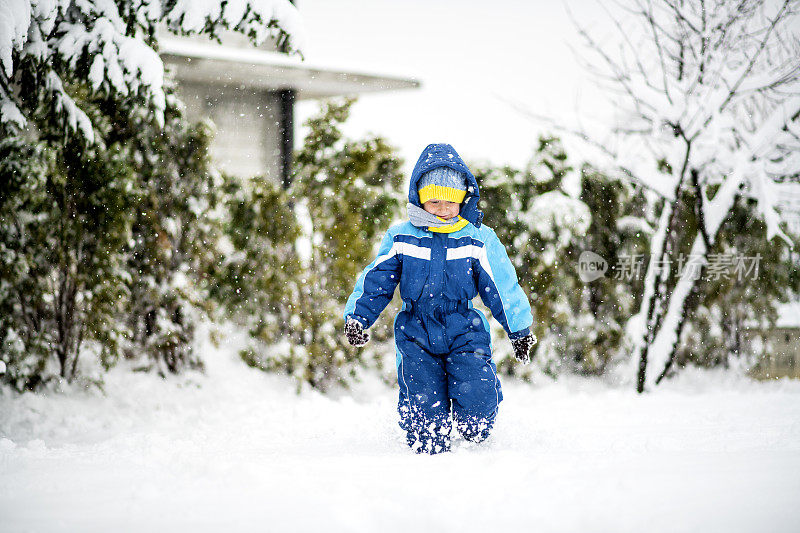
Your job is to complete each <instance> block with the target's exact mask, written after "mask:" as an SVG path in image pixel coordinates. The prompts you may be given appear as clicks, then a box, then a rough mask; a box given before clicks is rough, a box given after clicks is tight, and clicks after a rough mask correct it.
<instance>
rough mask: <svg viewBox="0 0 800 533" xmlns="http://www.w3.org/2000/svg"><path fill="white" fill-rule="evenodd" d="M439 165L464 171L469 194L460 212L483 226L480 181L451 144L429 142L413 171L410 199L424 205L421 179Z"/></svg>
mask: <svg viewBox="0 0 800 533" xmlns="http://www.w3.org/2000/svg"><path fill="white" fill-rule="evenodd" d="M438 167H450V168H452V169H453V170H457V171H459V172H462V173H464V175H465V176H466V179H467V196H466V197H465V198H464V202H463V203H462V204H461V210H460V212H459V213H458V214H459V215H461V217H462V218H465V219H467V220H468V221H470V222H471V223H472V224H473V225H474V226H475V227H476V228H479V227H480V226H481V221H482V220H483V212H482V211H480V210H478V201H479V200H480V198H481V195H480V191H479V190H478V182H477V180H476V179H475V176H473V175H472V172H470V170H469V168H468V167H467V165H466V164H465V163H464V160H463V159H461V156H459V155H458V152H456V149H455V148H453V147H452V146H451V145H449V144H441V143H440V144H429V145H428V146H426V147H425V149H424V150H423V151H422V153H421V154H420V156H419V159H417V164H416V165H414V170H413V171H412V172H411V181H410V183H409V187H408V201H409V202H411V203H412V204H414V205H417V206H419V207H422V204H421V203H420V201H419V179H420V178H421V177H422V175H423V174H425V173H426V172H428V171H429V170H432V169H434V168H438Z"/></svg>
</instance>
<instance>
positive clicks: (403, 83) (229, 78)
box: [159, 38, 420, 98]
mask: <svg viewBox="0 0 800 533" xmlns="http://www.w3.org/2000/svg"><path fill="white" fill-rule="evenodd" d="M159 49H160V53H161V55H162V57H164V58H165V60H166V61H167V62H169V63H171V64H173V65H174V66H175V67H176V75H177V76H178V78H179V79H182V80H189V81H199V82H207V83H240V84H243V85H246V86H252V87H258V88H267V89H286V88H293V89H297V90H298V98H323V97H326V96H338V95H344V94H358V93H365V92H375V91H387V90H395V89H411V88H417V87H419V86H420V82H419V81H418V80H416V79H414V78H411V77H402V76H396V75H387V74H377V73H369V72H358V71H354V70H347V71H345V70H343V69H339V68H336V67H334V66H331V65H320V64H311V63H308V62H307V61H302V60H300V59H299V58H298V57H296V56H288V55H285V54H282V53H279V52H270V51H265V50H259V49H256V48H240V47H231V46H224V45H217V44H213V43H199V42H196V41H192V40H188V39H181V38H163V39H161V41H160V42H159Z"/></svg>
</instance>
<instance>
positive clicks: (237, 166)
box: [178, 80, 281, 182]
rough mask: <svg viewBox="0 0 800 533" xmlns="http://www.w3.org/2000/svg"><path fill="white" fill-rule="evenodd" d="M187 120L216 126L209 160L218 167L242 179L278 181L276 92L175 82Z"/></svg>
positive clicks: (278, 105) (279, 158)
mask: <svg viewBox="0 0 800 533" xmlns="http://www.w3.org/2000/svg"><path fill="white" fill-rule="evenodd" d="M178 94H179V96H180V97H181V99H182V100H183V102H184V104H186V112H187V115H188V118H189V119H190V120H199V119H201V118H209V119H211V121H212V122H214V124H215V126H216V135H215V137H214V140H213V142H212V144H211V157H212V158H213V160H214V161H215V162H216V164H217V167H218V168H219V169H220V170H222V171H224V172H227V173H229V174H233V175H235V176H241V177H251V176H256V175H260V176H266V177H267V178H269V179H274V180H275V181H276V182H280V180H281V145H280V99H279V96H278V94H277V93H275V92H271V91H263V90H253V89H247V88H242V87H236V86H232V85H222V84H219V85H217V84H202V83H197V82H187V81H180V80H179V82H178Z"/></svg>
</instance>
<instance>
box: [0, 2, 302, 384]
mask: <svg viewBox="0 0 800 533" xmlns="http://www.w3.org/2000/svg"><path fill="white" fill-rule="evenodd" d="M159 25H161V26H164V27H166V28H167V29H168V30H170V31H173V32H175V33H179V34H184V33H186V34H191V33H201V34H206V35H208V36H209V37H211V38H213V37H215V36H218V35H219V33H220V32H221V31H222V30H225V29H227V30H231V31H238V32H241V33H244V34H246V35H248V36H249V37H250V38H251V40H252V41H253V42H254V43H260V42H262V41H263V40H264V39H265V38H267V37H270V36H271V37H274V38H275V39H276V41H277V44H278V47H279V48H281V49H283V50H287V51H288V50H293V49H295V48H296V47H297V46H298V45H299V39H298V35H297V31H299V29H298V27H297V13H296V10H295V9H294V7H293V6H292V5H291V4H290V3H289V2H288V1H286V0H271V1H269V0H262V1H258V2H256V1H219V2H208V1H203V2H189V1H151V2H142V1H132V2H131V1H125V2H122V1H120V2H112V1H110V0H108V1H106V0H99V1H83V2H69V1H31V2H20V1H16V0H0V67H1V68H0V132H2V135H3V144H2V147H1V148H0V150H2V153H3V160H2V165H1V166H0V175H2V178H0V199H2V201H0V273H2V274H3V275H2V278H0V361H3V362H4V363H5V365H6V366H7V372H6V375H5V376H4V380H6V381H8V382H10V383H11V384H12V385H14V386H15V387H16V388H19V389H22V388H35V387H36V386H38V385H39V384H41V383H42V382H46V381H48V380H51V379H56V378H60V379H63V380H65V381H67V382H69V381H71V380H72V379H73V378H74V377H76V375H77V374H79V373H80V372H79V356H80V353H81V349H82V347H84V348H86V350H87V351H89V352H94V353H96V354H97V355H98V356H99V357H98V359H99V361H100V362H101V363H103V365H104V366H106V367H108V366H109V365H111V364H113V362H114V361H115V360H116V359H117V358H118V356H119V355H120V354H123V355H125V356H127V357H132V358H137V359H138V358H142V359H144V358H147V359H148V360H149V362H148V363H147V364H146V366H148V367H154V368H157V369H158V370H159V371H161V372H165V371H177V370H178V369H180V368H182V367H185V366H187V365H196V364H198V363H199V361H198V360H197V358H196V357H195V356H194V355H193V354H192V353H191V341H192V331H193V326H194V320H193V319H194V316H193V315H194V314H195V313H196V311H197V310H199V309H202V308H203V307H204V305H205V304H204V301H205V300H206V298H205V290H206V286H205V283H206V281H207V276H206V273H207V272H209V271H210V270H211V266H210V264H211V263H213V262H214V261H215V260H217V259H218V256H217V255H215V254H216V250H217V248H216V239H217V238H218V235H219V222H218V218H219V217H218V216H217V215H218V213H217V211H216V210H215V206H216V205H217V204H218V202H219V197H218V194H219V192H221V191H220V190H221V187H220V185H221V179H220V177H219V176H218V175H217V174H216V173H215V172H213V169H211V168H210V167H209V160H208V157H209V156H208V142H209V133H208V129H207V128H205V127H204V126H203V125H199V126H195V125H189V124H187V123H186V120H185V118H184V116H183V115H182V112H181V107H182V106H181V104H180V102H179V101H178V99H177V97H176V95H175V89H174V85H173V83H172V82H171V80H169V78H165V77H164V70H163V65H162V63H161V60H160V59H159V57H158V55H157V53H156V50H157V41H156V27H157V26H159ZM85 359H86V358H84V359H83V360H85ZM51 367H52V368H51Z"/></svg>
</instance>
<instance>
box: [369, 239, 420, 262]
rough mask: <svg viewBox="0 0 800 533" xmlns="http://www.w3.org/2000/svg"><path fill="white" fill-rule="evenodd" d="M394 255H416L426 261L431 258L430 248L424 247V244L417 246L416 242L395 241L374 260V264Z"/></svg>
mask: <svg viewBox="0 0 800 533" xmlns="http://www.w3.org/2000/svg"><path fill="white" fill-rule="evenodd" d="M395 255H410V256H411V257H417V258H419V259H427V260H428V261H430V260H431V249H430V248H425V247H424V246H417V245H416V244H411V243H408V242H398V241H395V242H394V243H393V244H392V247H391V248H390V249H389V251H388V252H386V254H384V255H382V256H380V257H378V258H377V259H376V260H375V266H378V265H380V264H381V263H383V262H384V261H386V260H387V259H391V258H392V257H394V256H395Z"/></svg>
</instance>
